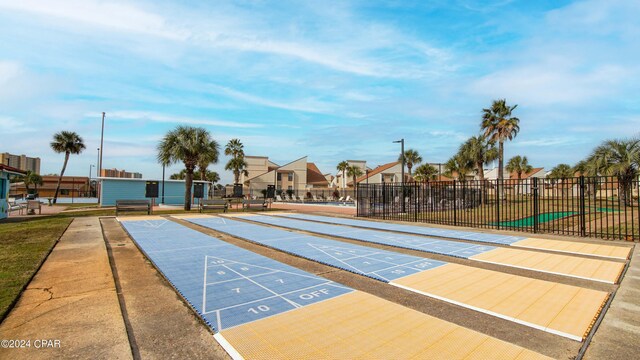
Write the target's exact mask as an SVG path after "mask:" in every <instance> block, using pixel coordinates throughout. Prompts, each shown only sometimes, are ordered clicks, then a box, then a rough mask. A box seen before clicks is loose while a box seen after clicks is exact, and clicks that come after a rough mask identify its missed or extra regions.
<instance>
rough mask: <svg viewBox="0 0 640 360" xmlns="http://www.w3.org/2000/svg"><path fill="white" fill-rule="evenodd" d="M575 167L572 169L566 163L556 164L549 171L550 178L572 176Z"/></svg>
mask: <svg viewBox="0 0 640 360" xmlns="http://www.w3.org/2000/svg"><path fill="white" fill-rule="evenodd" d="M574 173H575V169H572V168H571V166H569V165H568V164H558V165H556V166H555V167H554V168H553V169H551V172H550V173H549V176H548V177H549V178H550V179H567V178H570V177H573V174H574Z"/></svg>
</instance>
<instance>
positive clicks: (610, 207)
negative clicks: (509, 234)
mask: <svg viewBox="0 0 640 360" xmlns="http://www.w3.org/2000/svg"><path fill="white" fill-rule="evenodd" d="M638 186H639V181H638V180H633V181H630V182H621V181H619V180H618V178H616V177H604V176H600V177H576V178H567V179H542V178H530V179H523V180H515V179H508V180H502V181H498V180H484V181H479V180H469V181H439V182H435V181H434V182H425V183H407V184H404V185H402V184H397V183H395V184H368V185H366V184H360V185H358V190H357V196H356V198H357V204H358V210H357V214H358V216H361V217H371V218H379V219H387V220H399V221H413V222H424V223H433V224H442V225H454V226H469V227H478V228H488V229H503V230H516V231H525V232H533V233H550V234H559V235H574V236H584V237H598V238H603V239H625V240H639V239H640V234H639V233H640V216H639V215H640V214H639V212H638V210H639V208H640V199H639V198H638Z"/></svg>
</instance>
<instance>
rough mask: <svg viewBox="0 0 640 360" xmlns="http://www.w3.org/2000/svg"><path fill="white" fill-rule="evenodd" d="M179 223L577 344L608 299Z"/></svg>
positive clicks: (227, 221)
mask: <svg viewBox="0 0 640 360" xmlns="http://www.w3.org/2000/svg"><path fill="white" fill-rule="evenodd" d="M174 217H176V218H180V219H183V220H186V221H189V222H192V223H194V224H197V225H200V226H204V227H207V228H210V229H213V230H216V231H220V232H223V233H226V234H229V235H232V236H236V237H240V238H243V239H245V240H248V241H251V242H254V243H258V244H261V245H265V246H268V247H271V248H274V249H277V250H281V251H284V252H287V253H290V254H294V255H297V256H301V257H304V258H307V259H310V260H313V261H317V262H320V263H324V264H327V265H330V266H334V267H337V268H341V269H345V270H348V271H351V272H354V273H358V274H361V275H365V276H369V277H372V278H375V279H378V280H381V281H389V283H390V284H391V285H394V286H398V287H401V288H404V289H407V290H410V291H413V292H416V293H419V294H422V295H426V296H429V297H432V298H436V299H439V300H443V301H446V302H449V303H453V304H456V305H459V306H463V307H466V308H469V309H472V310H476V311H480V312H483V313H486V314H489V315H493V316H497V317H500V318H503V319H506V320H510V321H514V322H517V323H519V324H523V325H527V326H530V327H533V328H536V329H539V330H543V331H547V332H551V333H554V334H557V335H560V336H564V337H567V338H570V339H572V340H576V341H582V339H583V338H584V337H585V336H586V335H587V334H588V332H589V330H590V329H591V324H592V323H593V322H594V321H595V319H596V318H597V316H598V314H599V313H600V311H601V309H602V306H603V305H604V303H605V301H606V300H607V298H608V295H609V294H608V293H606V292H602V291H595V290H588V289H582V288H579V287H575V286H570V285H564V284H558V283H553V282H548V281H543V280H537V279H530V278H525V277H522V276H517V275H511V274H504V273H500V272H496V271H490V270H484V269H477V268H473V267H468V266H463V265H457V264H448V263H445V262H441V261H435V260H427V259H424V258H420V257H414V256H409V255H403V254H398V253H395V252H391V251H386V250H380V249H372V248H369V247H366V246H359V245H354V244H350V243H342V242H339V241H334V240H329V239H325V238H318V237H314V236H309V235H305V234H299V233H292V232H290V231H286V230H281V229H276V228H272V227H266V226H264V225H261V224H252V223H247V222H242V221H237V220H233V219H231V218H226V217H225V218H222V217H214V216H208V215H199V216H193V215H174ZM233 217H236V218H237V217H239V218H242V219H245V220H256V221H258V222H261V221H264V219H265V217H263V216H261V215H234V216H233ZM324 226H326V225H324ZM567 314H571V317H567Z"/></svg>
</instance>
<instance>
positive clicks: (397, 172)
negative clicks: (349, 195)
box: [347, 161, 408, 187]
mask: <svg viewBox="0 0 640 360" xmlns="http://www.w3.org/2000/svg"><path fill="white" fill-rule="evenodd" d="M405 177H407V178H406V179H405V181H408V174H405ZM401 179H402V163H401V162H399V161H394V162H390V163H387V164H384V165H380V166H378V167H376V168H375V169H372V170H369V173H368V174H367V173H365V174H364V175H362V176H360V177H359V178H357V179H356V183H357V184H362V183H368V184H381V183H399V182H402V181H401ZM347 186H351V187H353V180H351V181H350V182H348V183H347Z"/></svg>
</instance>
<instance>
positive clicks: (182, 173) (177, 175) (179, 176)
mask: <svg viewBox="0 0 640 360" xmlns="http://www.w3.org/2000/svg"><path fill="white" fill-rule="evenodd" d="M185 177H187V171H186V170H185V169H182V170H180V172H177V173H175V174H171V176H169V179H171V180H184V179H185Z"/></svg>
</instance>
